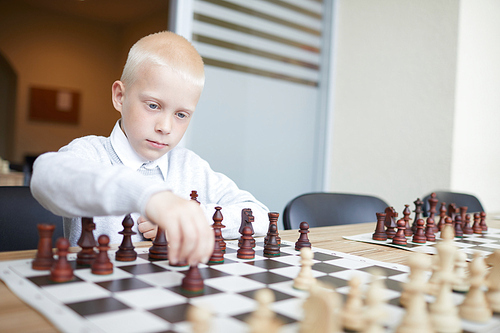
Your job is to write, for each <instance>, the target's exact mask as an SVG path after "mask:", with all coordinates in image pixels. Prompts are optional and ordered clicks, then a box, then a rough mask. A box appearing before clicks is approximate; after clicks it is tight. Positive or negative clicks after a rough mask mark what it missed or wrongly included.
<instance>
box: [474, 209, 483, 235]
mask: <svg viewBox="0 0 500 333" xmlns="http://www.w3.org/2000/svg"><path fill="white" fill-rule="evenodd" d="M472 231H473V232H474V233H475V234H482V233H483V227H481V215H480V214H479V213H474V224H473V225H472Z"/></svg>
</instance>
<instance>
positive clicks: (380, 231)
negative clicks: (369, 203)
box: [372, 213, 387, 241]
mask: <svg viewBox="0 0 500 333" xmlns="http://www.w3.org/2000/svg"><path fill="white" fill-rule="evenodd" d="M376 214H377V227H376V228H375V232H374V233H373V235H372V239H373V240H377V241H386V240H387V234H386V233H385V226H384V222H385V213H376Z"/></svg>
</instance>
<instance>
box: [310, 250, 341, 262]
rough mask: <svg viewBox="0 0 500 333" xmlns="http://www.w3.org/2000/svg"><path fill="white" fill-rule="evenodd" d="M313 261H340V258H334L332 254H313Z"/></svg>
mask: <svg viewBox="0 0 500 333" xmlns="http://www.w3.org/2000/svg"><path fill="white" fill-rule="evenodd" d="M314 259H315V260H320V261H327V260H334V259H341V257H338V256H334V255H332V254H326V253H321V252H314Z"/></svg>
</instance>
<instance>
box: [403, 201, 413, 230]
mask: <svg viewBox="0 0 500 333" xmlns="http://www.w3.org/2000/svg"><path fill="white" fill-rule="evenodd" d="M410 215H411V210H410V205H405V209H404V210H403V220H404V221H405V236H407V237H409V236H411V235H413V231H412V230H411V226H410Z"/></svg>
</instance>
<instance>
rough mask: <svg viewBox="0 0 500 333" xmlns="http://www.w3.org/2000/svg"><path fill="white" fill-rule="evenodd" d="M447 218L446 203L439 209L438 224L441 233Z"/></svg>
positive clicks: (442, 203)
mask: <svg viewBox="0 0 500 333" xmlns="http://www.w3.org/2000/svg"><path fill="white" fill-rule="evenodd" d="M445 218H446V202H441V208H439V222H438V224H437V227H438V230H439V231H441V229H442V228H443V226H444V224H445Z"/></svg>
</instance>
